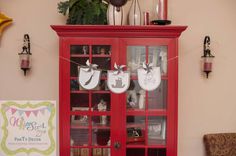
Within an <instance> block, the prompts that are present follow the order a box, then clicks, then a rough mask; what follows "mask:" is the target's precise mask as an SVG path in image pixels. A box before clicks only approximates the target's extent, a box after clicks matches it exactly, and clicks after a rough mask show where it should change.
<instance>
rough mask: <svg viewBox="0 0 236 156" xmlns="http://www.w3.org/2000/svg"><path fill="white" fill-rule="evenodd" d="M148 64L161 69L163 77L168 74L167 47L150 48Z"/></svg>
mask: <svg viewBox="0 0 236 156" xmlns="http://www.w3.org/2000/svg"><path fill="white" fill-rule="evenodd" d="M148 62H149V63H152V64H153V67H160V68H161V74H162V75H165V74H167V46H149V47H148Z"/></svg>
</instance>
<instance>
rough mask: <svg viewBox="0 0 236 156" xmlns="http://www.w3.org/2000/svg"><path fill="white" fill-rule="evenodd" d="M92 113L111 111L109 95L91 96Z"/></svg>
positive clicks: (94, 94) (95, 94) (97, 94)
mask: <svg viewBox="0 0 236 156" xmlns="http://www.w3.org/2000/svg"><path fill="white" fill-rule="evenodd" d="M92 108H93V111H99V112H107V111H110V109H111V95H110V94H109V93H105V94H104V93H93V94H92Z"/></svg>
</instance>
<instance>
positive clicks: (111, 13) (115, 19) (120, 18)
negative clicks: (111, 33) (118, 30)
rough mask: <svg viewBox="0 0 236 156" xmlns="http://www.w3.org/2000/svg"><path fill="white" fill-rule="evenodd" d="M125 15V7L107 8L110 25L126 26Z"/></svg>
mask: <svg viewBox="0 0 236 156" xmlns="http://www.w3.org/2000/svg"><path fill="white" fill-rule="evenodd" d="M125 19H126V18H125V15H124V9H123V7H122V6H121V7H116V6H114V5H112V4H109V5H108V8H107V21H108V24H109V25H125Z"/></svg>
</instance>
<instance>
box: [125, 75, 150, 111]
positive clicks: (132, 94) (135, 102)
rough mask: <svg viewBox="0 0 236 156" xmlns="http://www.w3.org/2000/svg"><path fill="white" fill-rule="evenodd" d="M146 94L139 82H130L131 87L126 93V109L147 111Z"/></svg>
mask: <svg viewBox="0 0 236 156" xmlns="http://www.w3.org/2000/svg"><path fill="white" fill-rule="evenodd" d="M145 96H146V92H145V90H143V89H142V88H141V87H140V86H139V84H138V81H137V80H130V87H129V89H128V90H127V91H126V108H127V111H129V110H144V109H145Z"/></svg>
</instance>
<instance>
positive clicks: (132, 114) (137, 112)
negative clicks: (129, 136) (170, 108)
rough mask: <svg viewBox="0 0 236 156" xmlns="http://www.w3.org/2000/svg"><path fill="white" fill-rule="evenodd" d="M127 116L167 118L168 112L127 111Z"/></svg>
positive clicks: (157, 110)
mask: <svg viewBox="0 0 236 156" xmlns="http://www.w3.org/2000/svg"><path fill="white" fill-rule="evenodd" d="M126 115H129V116H135V115H138V116H154V115H157V116H166V115H167V113H166V110H165V109H155V110H154V109H153V110H151V109H150V110H146V111H145V110H138V109H137V110H127V112H126Z"/></svg>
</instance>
